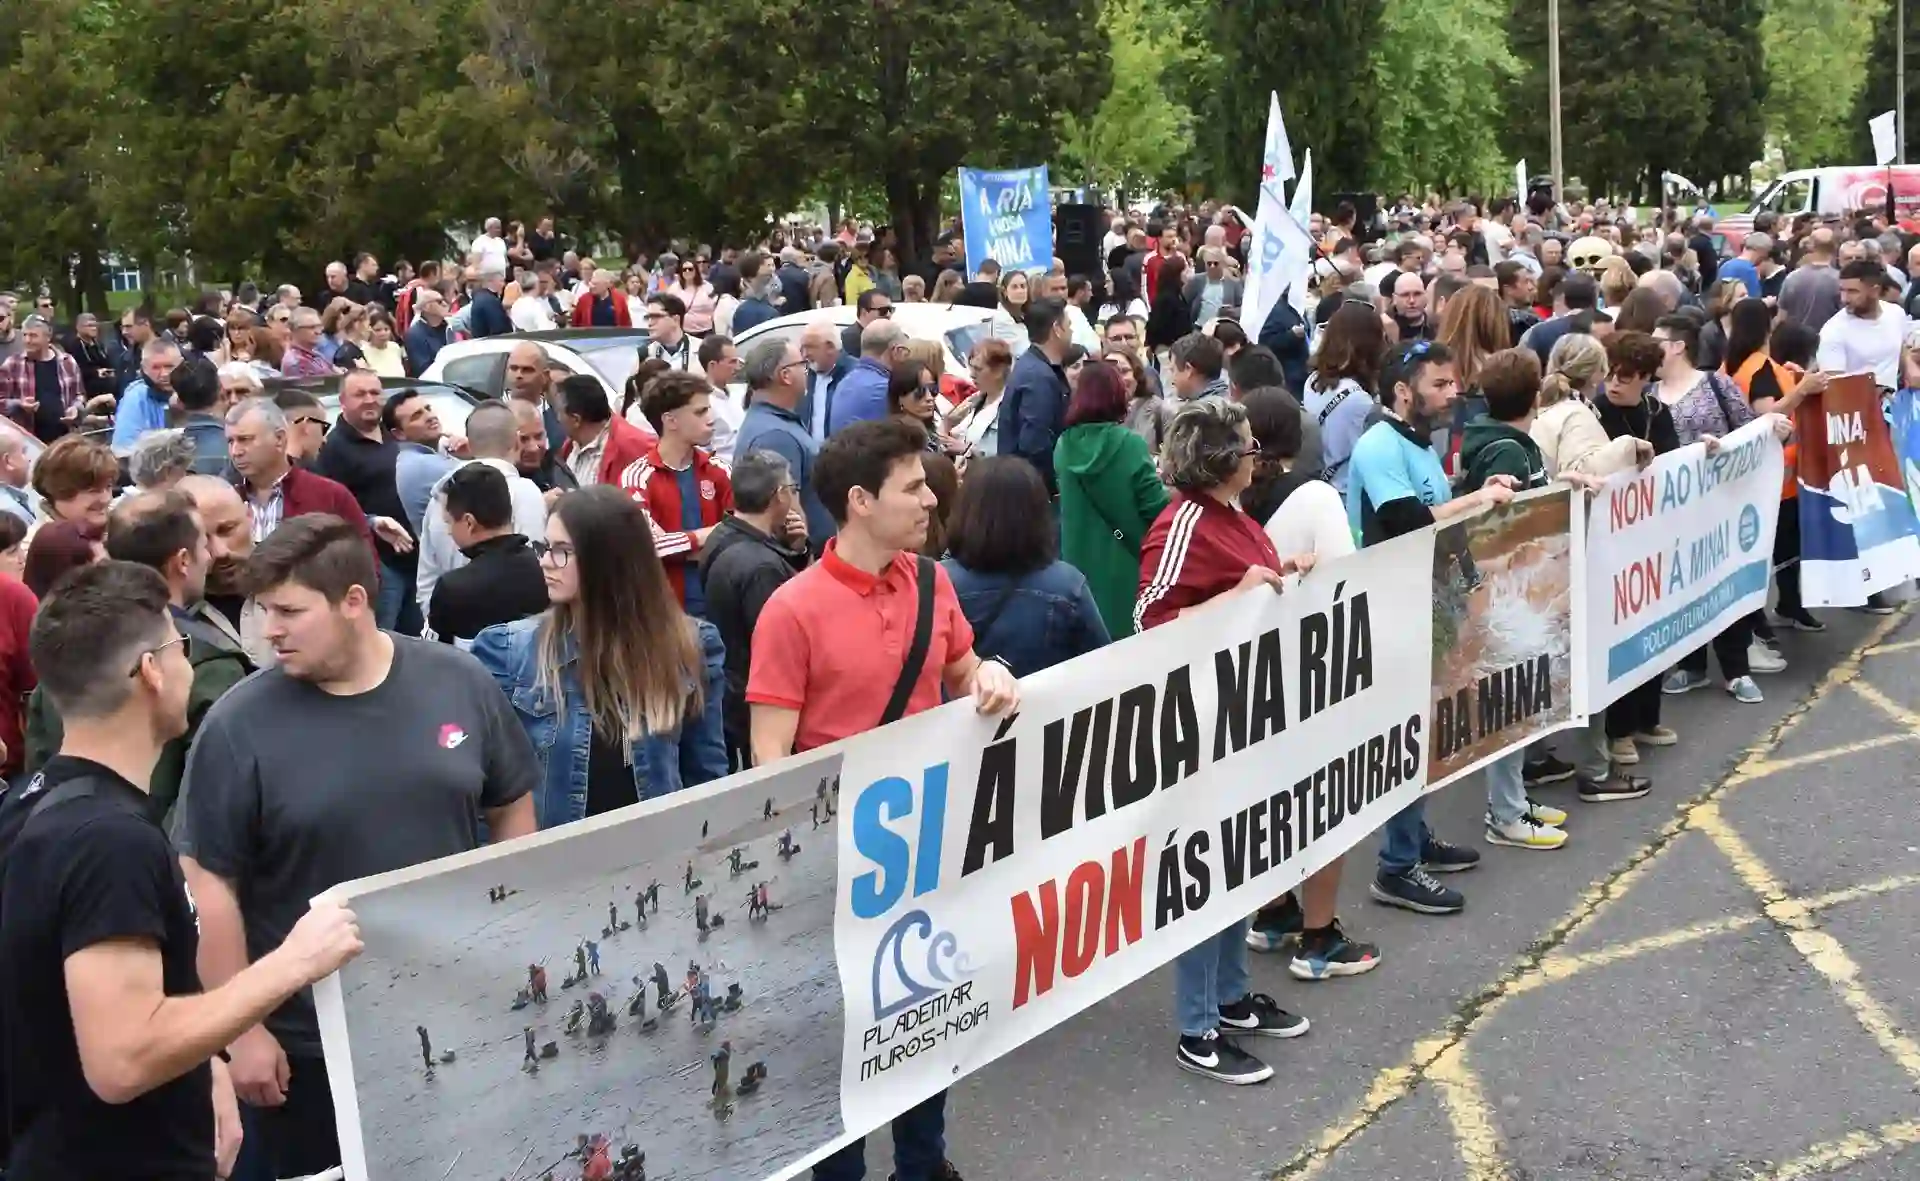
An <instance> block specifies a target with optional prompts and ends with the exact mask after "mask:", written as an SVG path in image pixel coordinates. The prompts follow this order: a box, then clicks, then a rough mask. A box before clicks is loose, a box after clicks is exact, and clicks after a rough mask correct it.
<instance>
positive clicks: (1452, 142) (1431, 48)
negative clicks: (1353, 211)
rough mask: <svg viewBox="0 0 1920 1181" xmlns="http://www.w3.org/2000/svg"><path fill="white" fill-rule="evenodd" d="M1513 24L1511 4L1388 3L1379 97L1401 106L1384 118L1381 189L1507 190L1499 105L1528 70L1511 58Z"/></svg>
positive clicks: (1376, 68) (1377, 56)
mask: <svg viewBox="0 0 1920 1181" xmlns="http://www.w3.org/2000/svg"><path fill="white" fill-rule="evenodd" d="M1505 17H1506V4H1505V0H1387V5H1386V11H1385V12H1384V13H1383V14H1382V15H1381V19H1380V35H1379V38H1378V40H1377V41H1376V43H1375V49H1374V54H1373V66H1372V71H1373V79H1372V88H1373V90H1375V91H1376V92H1378V93H1380V94H1385V95H1391V96H1393V97H1392V101H1390V102H1386V103H1383V104H1381V108H1380V114H1379V136H1380V142H1379V148H1378V151H1377V154H1376V155H1375V157H1374V161H1373V169H1372V172H1371V173H1370V176H1371V178H1372V187H1373V188H1374V189H1376V190H1378V191H1380V192H1383V193H1387V194H1389V195H1391V194H1393V193H1398V192H1402V191H1405V192H1411V193H1422V192H1425V191H1426V190H1427V189H1430V188H1433V189H1439V190H1440V191H1441V192H1444V193H1462V192H1468V191H1472V192H1492V191H1504V190H1505V189H1506V187H1507V186H1508V183H1509V182H1508V178H1510V177H1511V176H1512V175H1513V173H1512V170H1511V168H1510V167H1509V164H1508V160H1507V157H1506V156H1505V155H1503V154H1502V152H1501V149H1500V136H1499V131H1500V120H1501V116H1502V114H1503V106H1502V102H1501V95H1502V92H1503V91H1504V90H1505V88H1506V87H1507V86H1508V85H1509V84H1510V83H1511V81H1512V79H1513V78H1514V77H1515V76H1516V75H1517V74H1518V73H1519V71H1520V63H1519V61H1518V60H1517V59H1516V58H1515V57H1514V56H1513V53H1512V52H1511V51H1510V50H1509V49H1508V48H1507V39H1506V35H1505V31H1504V27H1505ZM1542 162H1543V163H1544V160H1543V161H1542ZM1317 164H1318V158H1317V154H1316V167H1317ZM1488 186H1492V187H1491V188H1489V187H1488Z"/></svg>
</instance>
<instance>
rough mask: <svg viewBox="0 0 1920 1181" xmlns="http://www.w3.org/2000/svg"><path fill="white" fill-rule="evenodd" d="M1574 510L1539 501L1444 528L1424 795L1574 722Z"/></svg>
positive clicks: (1436, 558)
mask: <svg viewBox="0 0 1920 1181" xmlns="http://www.w3.org/2000/svg"><path fill="white" fill-rule="evenodd" d="M1571 503H1572V502H1571V497H1570V494H1569V492H1568V490H1567V489H1566V488H1565V487H1564V486H1563V487H1559V488H1551V489H1545V490H1543V491H1540V492H1536V493H1531V494H1528V495H1525V496H1520V497H1516V498H1515V499H1514V500H1513V501H1511V502H1509V503H1507V504H1504V505H1500V506H1498V507H1496V508H1493V509H1490V510H1488V511H1486V512H1482V513H1475V514H1474V515H1472V516H1469V517H1466V518H1464V519H1462V520H1458V521H1454V522H1452V523H1449V524H1446V525H1442V526H1440V528H1439V530H1438V532H1437V534H1436V536H1435V538H1434V551H1433V730H1432V739H1431V743H1430V747H1429V755H1428V762H1427V779H1428V782H1429V783H1430V784H1434V785H1438V784H1440V783H1443V782H1445V781H1446V780H1447V779H1449V778H1452V777H1454V776H1457V775H1460V774H1462V773H1463V772H1465V771H1468V770H1471V769H1472V768H1473V767H1475V766H1476V765H1478V764H1479V763H1481V762H1483V761H1485V760H1486V759H1488V758H1489V757H1491V756H1493V755H1495V754H1498V753H1499V752H1500V751H1501V750H1503V749H1505V748H1507V747H1510V746H1513V745H1514V744H1515V743H1516V742H1523V741H1526V740H1527V739H1529V738H1532V737H1534V736H1537V735H1541V734H1546V733H1548V732H1550V731H1552V730H1555V729H1558V728H1559V727H1561V726H1564V725H1565V724H1566V723H1567V722H1568V720H1569V719H1570V718H1571V716H1572V715H1571V707H1572V701H1573V536H1572V508H1571Z"/></svg>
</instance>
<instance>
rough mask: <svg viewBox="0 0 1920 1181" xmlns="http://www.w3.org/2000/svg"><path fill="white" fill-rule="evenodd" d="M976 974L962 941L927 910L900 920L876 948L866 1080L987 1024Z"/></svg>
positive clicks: (864, 1040) (864, 1039)
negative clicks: (976, 997) (938, 924)
mask: <svg viewBox="0 0 1920 1181" xmlns="http://www.w3.org/2000/svg"><path fill="white" fill-rule="evenodd" d="M972 974H973V966H972V964H971V963H969V962H968V960H967V957H966V955H965V954H963V953H962V952H961V951H960V941H959V940H958V939H957V938H956V937H955V936H954V934H953V932H952V931H942V930H940V929H938V928H937V927H935V926H934V922H933V919H932V917H931V916H929V915H928V914H927V912H926V911H924V910H910V911H908V912H907V913H905V914H903V915H901V916H900V917H899V918H898V919H896V920H894V923H893V925H892V926H890V927H888V928H887V932H886V934H884V935H882V936H881V937H880V942H879V944H878V945H877V946H876V947H875V948H874V953H873V969H872V972H871V975H870V977H869V983H870V985H871V989H872V1001H873V1017H874V1023H873V1024H872V1025H870V1026H868V1027H867V1029H866V1032H865V1033H863V1034H862V1035H861V1042H860V1048H861V1054H862V1058H861V1061H860V1078H861V1080H862V1081H865V1080H867V1079H871V1078H877V1077H879V1076H880V1075H882V1074H884V1073H886V1072H887V1071H888V1070H890V1069H892V1068H893V1067H894V1066H896V1065H897V1064H899V1063H901V1062H904V1061H906V1060H908V1059H910V1058H913V1057H916V1056H918V1055H920V1054H922V1053H925V1052H926V1051H928V1050H931V1049H933V1048H934V1047H936V1046H938V1045H941V1044H942V1043H944V1042H946V1041H947V1040H948V1039H950V1038H956V1037H960V1036H961V1035H963V1034H966V1033H968V1032H970V1031H972V1030H973V1029H975V1028H977V1027H978V1026H980V1025H982V1024H984V1023H985V1022H986V1020H987V1015H988V1008H989V1006H988V1003H987V1002H986V1001H984V1000H983V1001H978V1002H976V1001H975V1000H974V998H973V981H972V980H970V979H968V977H970V976H971V975H972ZM955 1069H956V1070H957V1069H958V1068H957V1067H956V1068H955Z"/></svg>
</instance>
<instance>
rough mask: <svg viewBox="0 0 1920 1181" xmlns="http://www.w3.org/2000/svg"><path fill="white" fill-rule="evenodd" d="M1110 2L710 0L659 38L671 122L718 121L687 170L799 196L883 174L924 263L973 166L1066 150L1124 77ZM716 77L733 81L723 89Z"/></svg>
mask: <svg viewBox="0 0 1920 1181" xmlns="http://www.w3.org/2000/svg"><path fill="white" fill-rule="evenodd" d="M1099 13H1100V3H1099V0H1054V2H1053V3H1051V4H1048V5H1046V6H1045V7H1044V8H1041V9H1036V8H1034V7H1033V6H1031V5H1028V4H1024V3H1019V2H1017V0H967V2H966V3H964V4H955V3H951V2H950V0H704V2H703V3H701V4H699V5H685V6H679V7H677V8H676V9H675V12H674V16H673V19H672V20H671V21H670V22H668V23H667V28H665V29H664V30H663V31H662V34H661V37H660V40H659V41H658V42H656V43H655V44H654V45H653V46H652V47H651V56H655V57H658V58H659V59H660V60H661V62H662V70H663V87H662V89H661V91H660V93H661V114H662V116H663V117H664V118H665V120H666V122H667V123H668V125H669V126H679V127H683V128H693V129H700V128H708V129H711V136H710V138H711V140H712V141H713V142H712V146H711V147H710V148H709V149H708V150H707V151H706V152H704V153H701V154H699V155H696V156H694V157H692V158H690V159H688V160H687V161H686V162H685V164H684V166H683V169H684V172H685V174H686V175H689V176H693V177H697V178H699V179H700V180H701V181H702V182H703V187H705V188H708V189H709V190H711V189H713V188H714V187H716V186H718V185H723V184H725V185H732V186H735V187H740V186H750V188H749V189H748V191H751V192H754V193H756V194H757V195H759V196H760V198H761V199H760V200H759V201H758V202H757V203H758V204H759V205H760V206H761V207H762V208H769V207H773V208H777V207H782V206H786V205H790V204H791V203H792V200H793V199H794V198H797V197H798V196H799V194H800V193H801V192H802V191H803V190H804V185H805V182H806V181H808V180H809V179H811V178H814V177H820V176H828V177H831V176H834V175H847V176H850V177H851V176H864V177H876V176H877V178H878V180H879V182H880V187H881V189H882V190H883V191H884V192H885V195H886V201H887V207H888V209H889V211H890V213H891V218H890V220H891V222H892V224H893V226H894V228H895V230H896V232H897V233H898V234H899V238H900V244H901V253H902V254H903V255H904V256H905V257H907V258H909V259H912V258H917V257H919V255H920V254H921V253H922V251H923V250H924V249H925V248H926V247H928V246H929V245H930V244H931V237H932V234H933V232H934V229H935V226H936V224H937V222H938V221H939V200H940V193H941V188H942V185H943V184H944V183H945V182H946V181H947V179H948V178H949V177H950V176H951V175H952V174H953V172H954V171H955V170H956V169H958V168H959V167H960V166H961V165H962V164H966V165H970V166H978V167H1016V166H1021V165H1030V164H1038V163H1041V162H1044V161H1047V160H1050V159H1052V158H1053V156H1054V148H1055V145H1056V142H1057V136H1058V126H1059V119H1060V116H1061V115H1062V114H1063V113H1071V114H1073V115H1075V116H1076V117H1082V118H1084V117H1086V116H1088V115H1090V114H1091V112H1092V111H1093V110H1094V109H1095V108H1097V107H1098V105H1099V104H1100V102H1101V100H1102V99H1103V98H1104V97H1105V96H1106V94H1107V92H1108V89H1109V87H1110V85H1111V82H1112V61H1111V55H1110V51H1109V45H1108V39H1107V36H1106V34H1105V32H1104V30H1103V29H1102V28H1101V25H1100V22H1099V20H1098V17H1099ZM715 79H724V80H725V83H724V84H720V85H716V84H715V81H714V80H715Z"/></svg>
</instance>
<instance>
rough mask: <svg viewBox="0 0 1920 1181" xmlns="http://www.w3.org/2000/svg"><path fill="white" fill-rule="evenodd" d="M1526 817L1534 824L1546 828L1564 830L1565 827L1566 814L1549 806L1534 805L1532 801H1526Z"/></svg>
mask: <svg viewBox="0 0 1920 1181" xmlns="http://www.w3.org/2000/svg"><path fill="white" fill-rule="evenodd" d="M1527 817H1528V819H1530V820H1532V821H1533V822H1534V823H1535V824H1542V825H1545V826H1547V827H1548V828H1565V827H1566V826H1567V813H1566V812H1564V811H1562V810H1561V809H1559V808H1556V807H1554V806H1553V805H1551V804H1536V803H1534V802H1533V801H1532V800H1528V801H1527Z"/></svg>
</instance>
